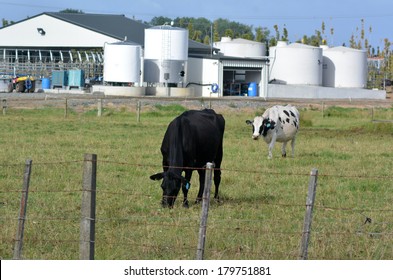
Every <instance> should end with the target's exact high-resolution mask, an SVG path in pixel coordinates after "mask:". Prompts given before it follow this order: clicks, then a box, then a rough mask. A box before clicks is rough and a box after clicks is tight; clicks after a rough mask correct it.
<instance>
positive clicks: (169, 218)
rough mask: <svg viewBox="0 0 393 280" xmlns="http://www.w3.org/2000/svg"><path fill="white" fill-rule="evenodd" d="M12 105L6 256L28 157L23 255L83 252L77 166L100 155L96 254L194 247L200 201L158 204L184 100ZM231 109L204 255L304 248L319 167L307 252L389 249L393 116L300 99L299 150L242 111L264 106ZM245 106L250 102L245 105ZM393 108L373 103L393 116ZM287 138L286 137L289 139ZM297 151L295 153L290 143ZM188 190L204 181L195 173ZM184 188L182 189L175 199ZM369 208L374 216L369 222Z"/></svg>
mask: <svg viewBox="0 0 393 280" xmlns="http://www.w3.org/2000/svg"><path fill="white" fill-rule="evenodd" d="M125 107H126V105H122V107H121V108H105V110H104V111H103V116H102V117H97V111H96V110H89V109H85V110H83V112H77V111H72V110H70V111H69V112H68V113H69V114H68V117H67V118H64V112H63V110H62V109H57V108H54V107H53V108H52V107H47V108H43V109H34V110H26V109H20V110H16V109H12V108H10V109H9V110H8V111H7V115H6V116H0V131H1V134H0V135H1V136H0V148H1V152H0V224H1V227H0V233H1V237H0V258H1V259H10V258H12V254H13V252H12V250H13V245H14V244H13V239H14V238H15V233H16V225H17V217H18V211H19V199H20V190H21V187H22V180H23V170H24V162H25V160H26V159H28V158H30V159H32V160H33V168H32V177H31V184H30V190H31V192H30V194H29V201H28V208H27V217H28V219H27V221H26V226H25V241H24V247H23V257H24V258H26V259H78V258H79V219H80V203H81V185H82V166H83V155H84V154H85V153H95V154H97V155H98V178H97V190H98V191H97V224H96V254H95V255H96V259H194V258H195V255H196V246H197V241H198V230H199V217H200V210H201V208H200V206H199V205H192V206H191V207H190V209H183V208H182V207H181V205H180V203H179V202H178V203H176V205H175V207H174V209H172V210H168V209H163V208H161V206H160V204H159V202H160V198H161V189H160V184H159V183H158V182H153V181H151V180H150V179H149V176H150V175H151V174H154V173H156V172H159V171H160V170H161V167H160V164H161V160H162V159H161V154H160V150H159V148H160V145H161V140H162V138H163V135H164V133H165V129H166V127H167V125H168V123H169V122H170V121H171V120H172V119H173V118H174V117H175V116H177V115H178V114H180V113H181V112H182V111H184V110H185V109H186V107H185V106H183V105H178V104H173V105H169V106H162V105H155V106H153V107H151V108H149V109H143V110H142V114H141V122H140V123H137V121H136V115H135V112H134V111H133V110H134V109H135V108H133V109H130V110H127V109H126V108H125ZM216 111H217V112H220V113H222V114H223V115H224V117H225V119H226V131H225V138H224V160H223V164H222V169H223V172H222V182H221V188H220V197H221V202H220V203H217V202H214V201H212V204H211V207H210V213H209V220H208V228H207V234H208V235H207V239H206V241H207V243H206V252H205V258H206V259H297V258H298V255H299V246H300V239H301V231H302V226H303V219H304V212H305V200H306V193H307V188H308V180H309V173H310V171H311V169H312V168H314V167H315V168H318V170H319V175H320V176H319V177H318V187H317V195H316V206H315V212H314V216H313V217H314V220H313V224H312V235H311V244H310V248H309V258H310V259H393V235H392V233H393V218H392V210H393V208H392V197H393V195H392V189H393V180H392V170H393V157H392V153H393V152H392V151H393V150H392V143H393V141H392V140H393V124H391V123H372V122H371V121H370V120H371V115H370V110H366V109H353V108H339V107H331V108H328V109H326V110H325V111H324V117H323V116H322V112H321V111H319V110H316V109H313V110H309V109H302V110H300V113H301V130H300V132H299V135H298V139H297V145H296V151H295V157H294V158H290V157H289V158H285V159H283V158H281V156H280V149H281V145H280V144H279V143H277V145H276V147H275V149H274V152H273V157H274V158H273V160H268V159H267V145H266V144H265V143H264V142H263V141H261V140H260V141H253V140H252V139H251V129H250V127H249V126H247V125H246V124H245V120H246V119H250V118H253V117H254V115H255V113H256V112H258V113H260V112H263V109H262V108H257V109H255V111H254V112H252V111H250V109H247V110H242V109H240V108H235V109H234V108H232V107H231V106H229V107H228V108H221V109H216ZM250 112H252V113H251V114H250ZM392 112H393V109H392V108H390V109H378V110H375V112H374V115H375V116H378V118H381V119H392ZM288 148H290V145H288ZM288 154H290V153H288ZM191 184H192V188H191V190H190V193H189V197H190V199H191V200H193V199H194V198H195V197H196V193H197V191H198V176H197V173H195V174H194V176H193V178H192V181H191ZM179 200H180V199H179ZM366 218H371V220H372V222H371V223H365V221H366Z"/></svg>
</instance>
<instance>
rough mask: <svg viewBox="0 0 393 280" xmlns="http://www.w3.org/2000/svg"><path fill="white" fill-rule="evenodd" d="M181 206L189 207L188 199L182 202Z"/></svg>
mask: <svg viewBox="0 0 393 280" xmlns="http://www.w3.org/2000/svg"><path fill="white" fill-rule="evenodd" d="M183 207H184V208H190V205H189V204H188V200H187V201H184V202H183Z"/></svg>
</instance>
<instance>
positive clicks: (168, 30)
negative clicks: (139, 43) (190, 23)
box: [144, 25, 188, 85]
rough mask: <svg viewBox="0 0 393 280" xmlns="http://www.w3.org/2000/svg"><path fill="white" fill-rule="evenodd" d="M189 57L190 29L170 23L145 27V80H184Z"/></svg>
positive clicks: (149, 81)
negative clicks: (170, 24)
mask: <svg viewBox="0 0 393 280" xmlns="http://www.w3.org/2000/svg"><path fill="white" fill-rule="evenodd" d="M187 59H188V30H186V29H183V28H178V27H173V26H169V25H163V26H156V27H152V28H148V29H145V53H144V81H145V82H148V83H162V84H164V83H165V84H166V85H168V84H178V83H181V82H184V76H185V69H186V62H187Z"/></svg>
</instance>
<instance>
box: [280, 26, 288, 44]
mask: <svg viewBox="0 0 393 280" xmlns="http://www.w3.org/2000/svg"><path fill="white" fill-rule="evenodd" d="M281 40H282V41H288V30H287V28H286V27H284V28H283V30H282V36H281Z"/></svg>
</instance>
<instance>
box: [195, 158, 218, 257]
mask: <svg viewBox="0 0 393 280" xmlns="http://www.w3.org/2000/svg"><path fill="white" fill-rule="evenodd" d="M213 168H214V163H210V162H208V163H207V164H206V173H205V188H204V190H203V197H202V213H201V223H200V226H199V238H198V248H197V255H196V259H197V260H203V254H204V251H205V240H206V226H207V217H208V214H209V205H210V189H211V186H212V175H213Z"/></svg>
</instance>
